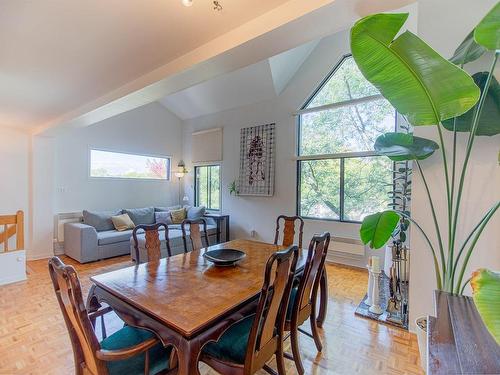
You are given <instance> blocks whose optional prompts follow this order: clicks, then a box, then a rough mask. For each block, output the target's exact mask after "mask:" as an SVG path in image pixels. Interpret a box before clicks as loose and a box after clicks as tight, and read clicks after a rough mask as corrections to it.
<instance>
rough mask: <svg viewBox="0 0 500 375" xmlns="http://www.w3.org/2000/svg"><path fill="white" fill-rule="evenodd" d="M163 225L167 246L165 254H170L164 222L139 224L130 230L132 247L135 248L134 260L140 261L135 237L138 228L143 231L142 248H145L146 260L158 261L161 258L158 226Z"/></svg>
mask: <svg viewBox="0 0 500 375" xmlns="http://www.w3.org/2000/svg"><path fill="white" fill-rule="evenodd" d="M161 227H163V228H164V229H165V230H164V232H165V243H166V246H167V255H168V256H169V257H171V256H172V251H171V249H170V240H169V238H168V226H167V225H166V224H165V223H156V224H148V225H146V224H140V225H137V226H136V227H134V230H133V231H132V237H133V238H134V249H135V261H136V262H137V263H140V259H141V258H140V253H139V239H138V238H137V232H138V231H139V230H143V231H144V248H145V249H146V256H147V262H153V261H158V260H160V258H161V241H160V228H161Z"/></svg>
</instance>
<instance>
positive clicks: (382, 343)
mask: <svg viewBox="0 0 500 375" xmlns="http://www.w3.org/2000/svg"><path fill="white" fill-rule="evenodd" d="M63 260H64V261H65V262H67V263H71V264H74V265H75V266H76V268H77V271H78V273H79V276H80V278H81V281H82V284H83V289H84V293H85V294H86V293H87V291H88V288H89V277H90V276H92V275H94V274H97V273H102V272H106V271H110V270H113V269H117V268H120V267H124V266H127V265H130V264H131V263H130V261H129V258H128V257H120V258H114V259H110V260H105V261H100V262H96V263H90V264H85V265H81V264H78V263H76V262H72V261H71V260H70V259H69V258H64V257H63ZM327 270H328V277H329V291H330V295H329V302H328V303H329V304H328V317H327V320H326V323H325V326H324V330H323V333H322V334H323V352H322V353H317V352H316V349H315V346H314V343H313V342H312V340H310V339H309V338H308V337H306V336H302V337H301V342H300V345H301V349H302V358H303V361H304V366H305V369H306V374H318V375H319V374H423V371H422V370H421V368H420V365H419V355H418V345H417V339H416V337H415V335H413V334H410V333H408V332H406V331H403V330H399V329H397V328H394V327H389V326H385V325H381V324H377V323H375V322H372V321H369V320H365V319H363V318H359V317H356V316H355V315H354V310H355V308H356V305H357V303H358V302H359V300H360V299H361V298H362V296H363V295H364V293H365V290H366V280H367V275H366V273H365V272H364V271H363V270H357V269H352V268H347V267H343V266H339V265H328V266H327ZM108 320H109V322H108V323H109V324H108V326H111V330H113V328H114V327H118V326H119V324H121V323H120V322H119V321H118V318H117V317H116V316H115V317H112V316H111V317H109V319H108ZM305 327H306V328H307V329H308V327H307V325H305ZM287 346H288V344H287ZM271 366H272V367H274V364H272V363H271ZM274 368H275V367H274ZM200 369H201V372H202V374H206V375H208V374H210V375H212V374H215V372H213V371H212V370H209V369H208V368H207V367H205V366H203V365H202V366H200ZM287 369H288V371H287V373H289V374H296V371H295V368H294V366H293V363H292V362H290V361H288V360H287ZM72 373H74V369H73V355H72V350H71V345H70V341H69V337H68V335H67V332H66V327H65V325H64V321H63V318H62V315H61V313H60V311H59V306H58V305H57V301H56V298H55V295H54V292H53V289H52V284H51V282H50V278H49V275H48V270H47V260H39V261H31V262H28V280H27V281H24V282H20V283H15V284H11V285H7V286H2V287H0V374H2V375H4V374H9V375H11V374H12V375H13V374H23V375H27V374H64V375H67V374H72ZM263 373H264V374H265V372H263Z"/></svg>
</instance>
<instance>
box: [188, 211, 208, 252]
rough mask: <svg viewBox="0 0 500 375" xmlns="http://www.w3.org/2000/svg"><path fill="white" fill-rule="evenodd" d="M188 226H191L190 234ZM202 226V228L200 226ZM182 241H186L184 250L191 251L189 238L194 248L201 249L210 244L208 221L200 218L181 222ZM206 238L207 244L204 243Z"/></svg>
mask: <svg viewBox="0 0 500 375" xmlns="http://www.w3.org/2000/svg"><path fill="white" fill-rule="evenodd" d="M187 227H189V235H188V234H187ZM200 227H201V228H200ZM181 230H182V242H183V243H184V252H185V253H187V252H188V251H189V248H188V238H189V241H190V242H191V249H192V250H200V249H202V248H204V247H208V246H210V244H209V242H208V232H207V222H206V220H205V219H203V218H199V219H194V220H190V219H185V220H183V222H182V223H181ZM203 240H205V246H204V245H203Z"/></svg>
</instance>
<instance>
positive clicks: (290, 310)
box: [286, 286, 299, 320]
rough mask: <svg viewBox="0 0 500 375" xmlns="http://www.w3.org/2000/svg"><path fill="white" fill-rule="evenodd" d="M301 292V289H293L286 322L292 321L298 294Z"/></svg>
mask: <svg viewBox="0 0 500 375" xmlns="http://www.w3.org/2000/svg"><path fill="white" fill-rule="evenodd" d="M298 291H299V287H298V286H296V287H293V288H292V291H291V292H290V300H289V302H288V308H287V310H286V320H290V319H292V312H293V305H294V303H295V298H297V292H298Z"/></svg>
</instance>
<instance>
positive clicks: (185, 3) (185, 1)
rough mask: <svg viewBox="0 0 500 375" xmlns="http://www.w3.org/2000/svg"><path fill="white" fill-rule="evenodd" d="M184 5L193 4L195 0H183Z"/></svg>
mask: <svg viewBox="0 0 500 375" xmlns="http://www.w3.org/2000/svg"><path fill="white" fill-rule="evenodd" d="M182 5H184V6H185V7H190V6H191V5H193V0H182Z"/></svg>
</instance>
